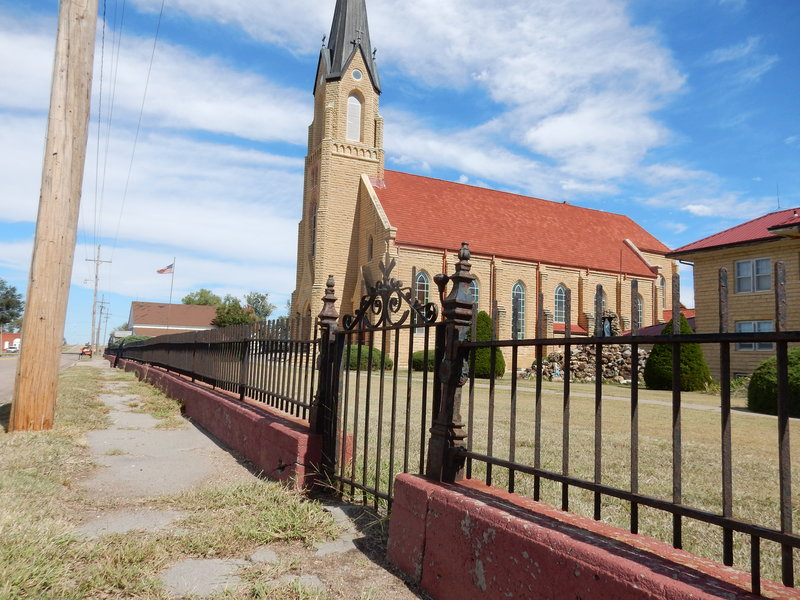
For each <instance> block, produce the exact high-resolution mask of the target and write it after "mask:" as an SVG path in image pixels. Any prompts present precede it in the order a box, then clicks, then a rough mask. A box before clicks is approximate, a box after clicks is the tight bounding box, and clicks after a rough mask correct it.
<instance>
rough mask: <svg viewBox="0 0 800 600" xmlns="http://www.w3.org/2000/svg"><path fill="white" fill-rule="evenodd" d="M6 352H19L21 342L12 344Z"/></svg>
mask: <svg viewBox="0 0 800 600" xmlns="http://www.w3.org/2000/svg"><path fill="white" fill-rule="evenodd" d="M6 352H19V344H11V345H10V346H9V347H8V348H6Z"/></svg>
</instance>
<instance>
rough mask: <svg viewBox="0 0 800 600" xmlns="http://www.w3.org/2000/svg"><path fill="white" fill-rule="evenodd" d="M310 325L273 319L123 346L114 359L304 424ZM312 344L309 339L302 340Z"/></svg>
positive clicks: (311, 358)
mask: <svg viewBox="0 0 800 600" xmlns="http://www.w3.org/2000/svg"><path fill="white" fill-rule="evenodd" d="M309 332H316V329H315V326H314V324H313V323H312V322H311V319H309V318H304V319H288V318H284V319H277V320H273V321H267V322H259V323H254V324H243V325H232V326H230V327H224V328H221V329H211V330H207V331H197V332H187V333H178V334H173V335H164V336H158V337H154V338H151V339H149V340H142V341H138V342H134V343H132V344H127V345H126V344H124V343H123V344H121V345H120V346H119V347H118V348H117V356H119V357H122V358H128V359H132V360H136V361H139V362H144V363H148V364H151V365H156V366H159V367H163V368H165V369H168V370H170V371H173V372H176V373H180V374H181V375H184V376H187V377H190V378H191V379H192V381H201V382H203V383H206V384H208V385H210V386H212V387H214V388H216V389H221V390H225V391H227V392H231V393H233V394H236V395H238V396H239V398H240V399H244V398H245V397H247V398H250V399H251V400H254V401H257V402H262V403H264V404H266V405H268V406H271V407H273V408H275V409H277V410H279V411H282V412H285V413H287V414H289V415H292V416H294V417H298V418H300V419H304V420H308V419H309V411H310V410H311V405H312V400H313V398H314V395H315V393H316V385H317V378H316V360H317V355H318V348H319V340H318V339H317V337H316V333H314V335H313V337H312V335H310V333H309ZM304 334H305V338H310V339H304Z"/></svg>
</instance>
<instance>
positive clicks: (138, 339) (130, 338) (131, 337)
mask: <svg viewBox="0 0 800 600" xmlns="http://www.w3.org/2000/svg"><path fill="white" fill-rule="evenodd" d="M151 337H153V336H152V335H129V336H128V337H124V338H120V339H118V340H114V342H113V343H111V344H109V345H108V347H109V348H116V347H117V346H119V345H120V344H122V345H123V347H125V346H129V345H130V344H133V343H134V342H141V341H144V340H149V339H150V338H151Z"/></svg>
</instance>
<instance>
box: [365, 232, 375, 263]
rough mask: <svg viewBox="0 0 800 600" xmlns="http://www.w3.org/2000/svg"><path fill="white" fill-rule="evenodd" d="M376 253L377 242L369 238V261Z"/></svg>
mask: <svg viewBox="0 0 800 600" xmlns="http://www.w3.org/2000/svg"><path fill="white" fill-rule="evenodd" d="M374 251H375V240H374V239H373V238H372V236H369V239H368V240H367V260H372V255H373V252H374Z"/></svg>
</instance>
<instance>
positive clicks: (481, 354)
mask: <svg viewBox="0 0 800 600" xmlns="http://www.w3.org/2000/svg"><path fill="white" fill-rule="evenodd" d="M468 337H469V336H468ZM475 337H476V341H478V342H488V341H489V340H491V339H492V318H491V317H490V316H489V314H488V313H487V312H486V311H484V310H482V311H481V312H479V313H478V323H477V327H476V336H475ZM491 368H492V349H491V348H478V350H476V351H475V377H476V378H478V379H489V378H491V376H492V372H491ZM505 372H506V360H505V358H504V357H503V351H502V350H500V348H497V349H496V351H495V364H494V374H495V377H502V376H503V375H504V374H505Z"/></svg>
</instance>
